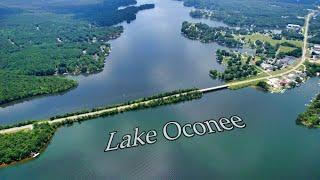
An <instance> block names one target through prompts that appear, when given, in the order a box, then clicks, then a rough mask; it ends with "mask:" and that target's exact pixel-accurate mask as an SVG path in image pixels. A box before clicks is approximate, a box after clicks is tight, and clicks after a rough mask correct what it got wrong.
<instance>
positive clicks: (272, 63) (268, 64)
mask: <svg viewBox="0 0 320 180" xmlns="http://www.w3.org/2000/svg"><path fill="white" fill-rule="evenodd" d="M296 60H297V58H295V57H292V56H285V57H284V58H282V59H271V58H270V59H267V60H265V61H263V63H261V65H260V67H261V68H262V69H264V70H266V71H275V70H279V69H284V68H286V67H288V66H290V65H292V64H293V63H294V62H295V61H296Z"/></svg>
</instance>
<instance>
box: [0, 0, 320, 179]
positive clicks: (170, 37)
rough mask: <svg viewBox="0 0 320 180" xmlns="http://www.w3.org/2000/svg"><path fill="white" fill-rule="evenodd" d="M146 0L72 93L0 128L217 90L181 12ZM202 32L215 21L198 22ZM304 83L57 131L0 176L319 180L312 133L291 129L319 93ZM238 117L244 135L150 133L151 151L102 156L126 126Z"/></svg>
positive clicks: (17, 109)
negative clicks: (186, 91) (193, 90)
mask: <svg viewBox="0 0 320 180" xmlns="http://www.w3.org/2000/svg"><path fill="white" fill-rule="evenodd" d="M150 2H153V3H155V5H156V8H155V9H152V10H146V11H142V12H139V13H138V15H137V19H136V20H135V21H133V22H132V23H131V24H124V27H125V31H124V33H123V34H122V36H121V37H120V38H118V39H116V40H113V41H112V42H111V44H112V53H111V54H110V56H109V57H108V58H107V61H106V67H105V69H104V71H103V72H101V73H99V74H95V75H91V76H88V77H84V76H79V77H73V78H76V79H77V80H78V81H79V87H78V88H76V89H74V90H72V91H70V92H67V93H65V94H62V95H57V96H47V97H42V98H36V99H32V100H29V101H24V102H21V103H18V104H14V105H11V106H8V107H4V108H1V109H0V124H13V123H16V122H21V121H24V120H30V119H42V118H48V117H50V116H52V115H55V114H61V113H64V112H70V111H75V110H79V109H83V108H91V107H95V106H99V105H105V104H113V103H117V102H124V101H127V100H130V99H136V98H139V97H143V96H149V95H153V94H157V93H159V92H165V91H170V90H175V89H178V88H190V87H199V88H203V87H210V86H214V85H217V84H220V83H221V82H220V81H215V80H212V79H211V78H210V77H209V76H208V72H209V70H210V69H212V68H218V69H219V68H221V67H220V65H219V64H217V63H216V61H215V51H216V50H217V49H218V48H221V46H218V45H216V44H202V43H200V42H197V41H191V40H188V39H186V38H185V37H183V36H182V35H181V34H180V28H181V23H182V22H183V21H185V20H188V21H195V22H196V21H199V20H194V19H191V18H190V17H189V15H188V13H189V11H190V8H185V7H183V5H182V3H181V2H178V1H171V0H143V1H140V2H139V3H150ZM201 21H203V22H206V23H208V24H210V25H211V26H221V25H224V24H223V23H219V22H214V21H208V20H201ZM318 82H319V80H318V79H310V80H309V81H308V82H307V83H306V84H303V85H302V86H301V87H298V88H295V89H293V90H289V91H287V92H285V93H284V94H270V93H264V92H261V91H257V90H255V89H253V88H245V89H241V90H237V91H231V90H224V91H219V92H214V93H210V94H206V95H204V97H203V98H202V99H200V100H196V101H192V102H186V103H182V104H177V105H170V106H165V107H158V108H154V109H147V110H141V111H136V112H129V113H125V114H121V115H117V116H114V117H107V118H98V119H95V120H91V121H86V122H83V123H81V124H76V125H73V126H71V127H63V128H60V129H59V130H58V131H57V132H56V134H55V136H54V138H53V140H52V142H51V143H50V145H49V146H48V148H47V149H46V151H44V153H42V154H41V155H40V156H39V158H37V159H35V160H33V161H29V162H27V163H23V164H19V165H15V166H12V167H8V168H4V169H0V179H46V180H47V179H214V178H216V179H221V178H224V179H226V178H229V179H248V178H249V179H258V178H259V179H270V178H277V179H280V178H281V179H284V178H285V179H288V178H291V179H302V178H304V179H310V178H317V177H319V175H320V172H319V170H318V167H319V165H320V162H319V159H320V155H319V153H318V152H319V149H320V143H319V138H320V131H319V130H310V129H306V128H303V127H300V126H297V125H296V124H295V119H296V117H297V115H298V114H299V113H300V112H302V111H304V109H305V104H307V103H309V101H310V100H311V98H312V97H314V95H315V94H316V93H318V92H319V85H318ZM231 115H239V116H240V117H242V118H243V119H244V121H245V123H246V124H247V127H246V128H245V129H236V130H233V131H231V132H224V133H220V134H210V135H205V136H202V137H194V138H189V139H188V138H181V139H179V140H178V141H175V142H169V141H166V140H164V139H163V138H161V136H159V139H158V142H157V143H156V144H154V145H146V146H143V147H137V148H131V149H126V150H121V151H113V152H108V153H105V152H103V151H104V148H105V146H106V145H107V140H108V137H109V136H108V133H109V132H111V131H115V130H116V131H118V133H119V134H120V135H123V134H126V133H132V132H133V129H134V128H135V127H140V129H141V130H144V131H147V130H151V129H156V130H157V131H159V132H161V129H162V126H163V125H164V124H165V123H166V122H168V121H173V120H174V121H178V122H180V123H182V124H185V123H192V122H195V121H204V120H206V119H210V118H214V119H218V118H219V117H223V116H225V117H229V116H231Z"/></svg>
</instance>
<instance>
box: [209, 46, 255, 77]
mask: <svg viewBox="0 0 320 180" xmlns="http://www.w3.org/2000/svg"><path fill="white" fill-rule="evenodd" d="M216 54H217V61H218V62H219V63H223V64H225V65H226V69H225V70H224V72H218V71H217V70H211V71H210V76H211V77H212V78H220V79H222V80H224V81H232V80H237V79H241V78H246V77H250V76H255V75H257V74H258V72H257V70H256V68H255V67H254V65H251V64H250V62H251V60H252V57H251V56H248V57H244V56H242V54H240V53H236V52H228V51H225V50H220V49H218V50H217V52H216Z"/></svg>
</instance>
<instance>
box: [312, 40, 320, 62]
mask: <svg viewBox="0 0 320 180" xmlns="http://www.w3.org/2000/svg"><path fill="white" fill-rule="evenodd" d="M311 52H312V53H311V56H312V59H313V60H315V61H317V60H320V45H319V44H315V45H313V47H312V49H311Z"/></svg>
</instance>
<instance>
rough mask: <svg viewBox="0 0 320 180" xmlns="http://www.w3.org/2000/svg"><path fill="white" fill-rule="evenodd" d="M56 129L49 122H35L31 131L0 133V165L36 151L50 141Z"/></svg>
mask: <svg viewBox="0 0 320 180" xmlns="http://www.w3.org/2000/svg"><path fill="white" fill-rule="evenodd" d="M55 130H56V127H55V126H52V125H49V124H35V125H34V129H33V130H31V131H20V132H17V133H12V134H4V135H1V134H0V165H4V164H10V163H12V162H16V161H20V160H23V159H26V158H29V157H31V153H38V152H39V151H40V150H42V149H43V148H44V147H45V146H46V145H47V143H48V142H49V141H50V139H51V137H52V136H53V134H54V132H55Z"/></svg>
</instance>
